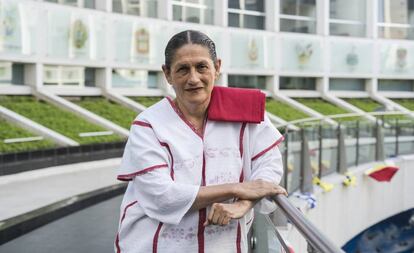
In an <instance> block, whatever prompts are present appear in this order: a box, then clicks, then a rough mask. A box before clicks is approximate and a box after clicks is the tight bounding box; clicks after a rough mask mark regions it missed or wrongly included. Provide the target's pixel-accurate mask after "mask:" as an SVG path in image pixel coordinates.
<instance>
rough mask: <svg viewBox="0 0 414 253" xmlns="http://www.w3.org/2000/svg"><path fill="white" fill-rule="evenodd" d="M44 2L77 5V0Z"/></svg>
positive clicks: (46, 0)
mask: <svg viewBox="0 0 414 253" xmlns="http://www.w3.org/2000/svg"><path fill="white" fill-rule="evenodd" d="M45 2H50V3H57V4H64V5H69V6H78V0H45Z"/></svg>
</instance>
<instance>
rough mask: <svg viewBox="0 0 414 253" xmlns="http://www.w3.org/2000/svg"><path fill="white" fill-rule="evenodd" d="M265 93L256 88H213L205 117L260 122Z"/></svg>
mask: <svg viewBox="0 0 414 253" xmlns="http://www.w3.org/2000/svg"><path fill="white" fill-rule="evenodd" d="M265 102H266V95H265V94H264V93H263V92H261V91H260V90H258V89H243V88H228V87H218V86H215V87H214V88H213V92H212V93H211V99H210V105H209V108H208V112H207V117H208V119H210V120H217V121H231V122H246V123H260V122H262V121H263V120H264V112H265Z"/></svg>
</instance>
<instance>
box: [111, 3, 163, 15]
mask: <svg viewBox="0 0 414 253" xmlns="http://www.w3.org/2000/svg"><path fill="white" fill-rule="evenodd" d="M157 5H158V1H157V0H112V11H113V12H117V13H124V14H130V15H136V16H141V17H150V18H156V17H157Z"/></svg>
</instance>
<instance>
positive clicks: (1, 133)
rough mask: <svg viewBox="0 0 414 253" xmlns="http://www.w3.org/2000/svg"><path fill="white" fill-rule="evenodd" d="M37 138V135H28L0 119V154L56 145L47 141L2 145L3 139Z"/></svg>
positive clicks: (23, 130)
mask: <svg viewBox="0 0 414 253" xmlns="http://www.w3.org/2000/svg"><path fill="white" fill-rule="evenodd" d="M34 136H39V135H38V134H34V133H30V132H28V131H26V130H25V129H22V128H20V127H18V126H15V125H13V124H11V123H9V122H7V121H5V120H3V119H0V153H11V152H21V151H29V150H36V149H46V148H53V147H55V146H56V145H55V144H54V143H53V142H51V141H49V140H45V139H43V140H40V141H30V142H18V143H4V140H5V139H13V138H24V137H34Z"/></svg>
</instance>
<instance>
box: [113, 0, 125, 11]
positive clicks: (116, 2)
mask: <svg viewBox="0 0 414 253" xmlns="http://www.w3.org/2000/svg"><path fill="white" fill-rule="evenodd" d="M112 11H113V12H116V13H123V12H122V0H112Z"/></svg>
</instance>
